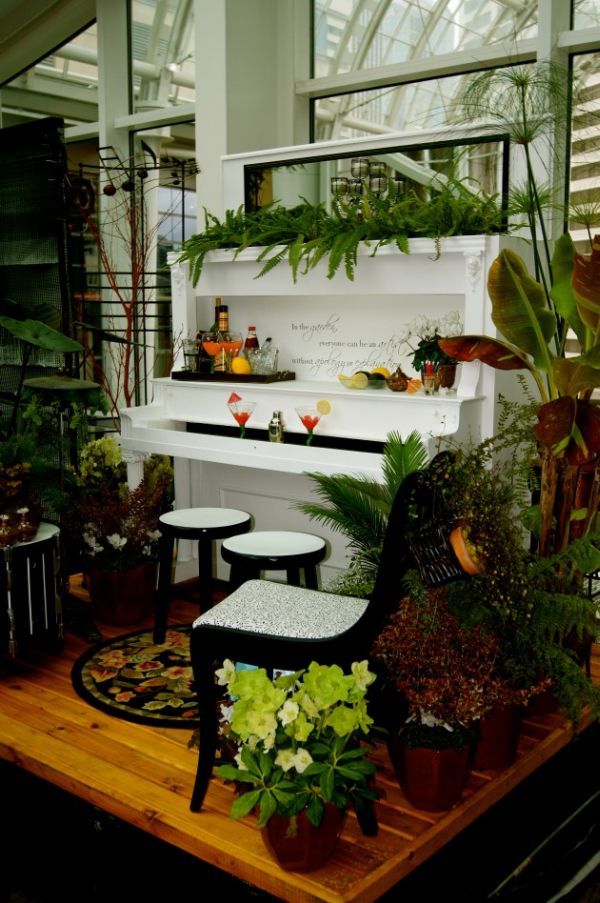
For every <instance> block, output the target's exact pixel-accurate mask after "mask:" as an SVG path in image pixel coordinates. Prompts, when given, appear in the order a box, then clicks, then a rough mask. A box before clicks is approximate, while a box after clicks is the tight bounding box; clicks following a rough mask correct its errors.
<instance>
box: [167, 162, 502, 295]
mask: <svg viewBox="0 0 600 903" xmlns="http://www.w3.org/2000/svg"><path fill="white" fill-rule="evenodd" d="M503 227H504V213H503V211H502V207H501V204H500V202H499V199H498V197H497V196H496V195H486V194H485V193H484V192H481V191H477V192H474V191H473V190H472V189H471V188H469V187H467V185H466V184H465V183H464V182H462V181H460V180H457V179H453V178H448V179H446V180H445V181H444V183H443V184H442V183H434V184H432V185H431V186H430V191H429V197H428V199H427V200H426V201H424V200H423V198H422V197H420V195H419V194H418V193H417V192H416V191H410V192H408V193H407V195H406V196H405V197H402V198H388V197H377V196H376V195H375V194H373V193H372V192H371V191H369V189H367V191H366V194H365V196H364V197H362V198H361V199H360V202H359V203H358V204H348V205H339V204H334V205H333V206H332V209H331V211H327V210H326V209H325V206H324V204H311V203H310V202H309V201H306V200H304V199H303V201H302V203H301V204H299V205H298V206H296V207H293V208H291V209H288V208H285V207H282V206H280V205H277V204H276V203H272V204H269V205H267V206H265V207H261V208H259V209H258V210H256V211H251V212H246V211H244V210H243V208H242V207H239V208H238V209H237V210H227V211H226V213H225V217H224V219H223V221H221V220H219V219H218V218H217V217H216V216H214V214H212V213H209V212H208V211H206V210H205V211H204V231H203V232H201V233H199V234H197V235H192V236H190V238H188V239H187V240H186V241H185V242H184V244H183V249H182V253H181V255H180V257H179V260H180V261H187V262H188V263H189V267H190V278H191V280H192V283H193V284H194V285H196V283H197V282H198V279H199V278H200V275H201V273H202V268H203V266H204V261H205V258H206V254H207V253H208V252H209V251H214V250H216V249H218V248H233V249H234V250H235V254H234V259H235V257H237V255H238V254H239V253H240V251H243V250H244V249H245V248H248V247H260V248H262V250H261V251H260V253H259V255H258V261H259V262H260V263H262V264H263V266H262V268H261V270H260V272H259V273H258V276H257V278H259V277H260V276H264V275H265V274H266V273H268V272H270V271H271V270H272V269H273V268H274V267H276V266H278V265H279V264H280V263H281V262H282V261H285V260H287V262H288V264H289V265H290V267H291V269H292V275H293V278H294V281H295V280H296V279H297V277H298V275H299V274H301V273H305V272H307V271H308V270H310V269H312V268H313V267H315V266H316V265H317V264H318V263H319V261H320V260H322V259H323V258H326V259H327V276H328V278H329V279H332V278H333V276H335V274H336V273H337V271H338V270H339V269H340V267H342V266H343V268H344V272H345V274H346V276H347V277H348V279H350V280H352V279H354V271H355V268H356V263H357V259H358V249H359V246H360V245H361V243H365V244H366V245H368V246H372V247H373V254H376V253H377V250H378V249H379V248H380V247H382V246H383V245H387V244H393V245H395V246H396V247H397V248H398V249H399V250H400V251H402V252H404V253H408V251H409V244H408V239H409V238H410V237H413V238H418V237H422V238H432V239H434V241H435V242H436V248H437V250H438V253H439V242H440V239H441V238H443V237H445V236H449V235H472V234H481V233H484V234H490V233H492V232H497V231H499V230H500V229H502V228H503Z"/></svg>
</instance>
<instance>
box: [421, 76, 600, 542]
mask: <svg viewBox="0 0 600 903" xmlns="http://www.w3.org/2000/svg"><path fill="white" fill-rule="evenodd" d="M569 83H570V78H569V74H568V73H567V72H565V71H562V70H559V69H557V68H556V67H555V66H551V65H546V64H541V63H538V64H536V65H534V66H516V67H507V68H506V69H502V70H498V72H495V73H485V74H484V75H481V76H478V77H476V78H475V80H474V82H473V83H472V85H471V86H470V88H469V89H468V90H467V92H466V95H465V103H466V107H467V112H468V114H469V116H470V117H477V116H480V115H487V116H490V115H492V116H494V118H496V119H497V120H499V121H501V122H502V123H503V124H504V125H505V126H506V128H507V129H508V130H509V132H510V134H511V136H512V137H513V139H514V141H515V144H516V146H517V147H519V148H520V149H521V150H522V152H523V155H524V161H525V171H526V182H525V186H524V187H522V188H520V189H519V190H518V192H517V193H516V202H514V201H513V209H514V210H515V211H516V212H517V213H520V214H521V215H523V216H524V217H525V218H526V222H527V225H528V228H529V233H530V237H531V252H532V254H533V261H534V273H533V275H531V274H530V273H529V271H528V268H527V266H526V264H525V262H524V260H523V259H522V258H521V257H520V256H519V255H518V254H516V253H515V252H514V251H512V250H511V249H504V250H503V251H502V252H501V253H500V255H499V256H498V258H497V259H496V260H495V261H494V262H493V264H492V266H491V268H490V271H489V275H488V291H489V295H490V298H491V300H492V319H493V321H494V324H495V326H496V327H497V329H498V332H499V333H500V335H501V336H502V338H501V339H496V338H493V337H489V336H477V335H470V336H462V337H458V338H444V339H440V340H439V345H440V347H441V348H442V350H443V351H444V352H445V353H446V354H449V355H451V356H453V357H455V358H456V359H457V360H461V361H473V360H480V361H483V363H485V364H488V365H490V366H492V367H495V368H496V369H500V370H525V371H527V372H528V373H529V374H530V375H531V377H532V379H533V382H534V384H535V386H536V388H537V391H538V393H539V406H538V411H537V418H538V422H537V424H536V426H535V436H536V439H537V441H538V444H539V450H540V460H541V493H540V505H539V529H538V535H539V552H540V554H542V555H549V554H551V553H552V552H556V551H561V550H563V549H565V548H566V547H567V545H568V544H569V542H570V541H571V539H573V538H576V537H578V536H581V535H586V534H588V533H589V532H590V531H592V530H593V529H594V523H595V519H596V511H597V508H598V499H599V488H600V478H599V475H598V455H599V452H600V411H599V410H598V408H597V407H596V405H595V404H594V402H593V401H592V399H591V395H592V392H593V390H594V389H595V388H596V387H598V386H600V330H599V329H598V325H599V322H600V237H596V238H594V239H593V240H592V241H591V253H590V254H588V255H584V254H578V253H576V252H575V248H574V245H573V241H572V240H571V237H570V236H569V235H568V234H565V235H562V236H561V237H560V238H559V239H558V240H557V241H556V242H555V243H554V247H552V244H551V242H550V239H549V236H548V230H547V226H546V215H547V212H548V193H547V192H546V191H545V190H544V188H543V186H540V185H539V183H538V179H537V178H536V175H535V173H534V168H533V162H532V158H533V143H534V141H535V140H536V139H537V138H538V137H539V136H540V135H544V134H546V132H547V130H548V128H550V127H553V126H554V124H555V122H556V118H555V114H556V108H555V103H556V101H557V100H558V104H557V107H561V106H562V100H563V99H564V92H565V86H567V85H569ZM565 109H566V106H565ZM559 214H560V221H561V222H562V221H564V220H566V219H568V218H569V217H568V216H567V214H566V212H565V211H559ZM540 239H541V240H540ZM569 330H572V331H573V333H574V334H575V335H576V336H577V339H578V340H579V344H580V349H581V352H580V354H578V355H574V356H567V354H566V350H565V349H566V338H567V333H568V331H569Z"/></svg>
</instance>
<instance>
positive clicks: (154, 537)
mask: <svg viewBox="0 0 600 903" xmlns="http://www.w3.org/2000/svg"><path fill="white" fill-rule="evenodd" d="M146 535H147V537H148V539H149V540H150V541H151V542H158V540H159V539H160V537H161V532H160V530H147V531H146Z"/></svg>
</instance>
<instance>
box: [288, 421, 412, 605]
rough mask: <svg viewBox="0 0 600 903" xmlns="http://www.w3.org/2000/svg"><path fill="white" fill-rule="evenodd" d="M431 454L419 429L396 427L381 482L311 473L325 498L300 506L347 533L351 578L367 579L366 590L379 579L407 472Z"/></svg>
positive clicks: (356, 580)
mask: <svg viewBox="0 0 600 903" xmlns="http://www.w3.org/2000/svg"><path fill="white" fill-rule="evenodd" d="M428 459H429V456H428V453H427V448H426V447H425V445H424V443H423V440H422V438H421V435H420V433H418V432H412V433H411V434H410V435H409V436H407V438H406V439H402V437H401V436H400V434H399V433H397V432H392V433H390V434H389V435H388V437H387V441H386V444H385V446H384V449H383V460H382V472H383V481H382V482H381V483H379V482H378V481H377V480H375V478H372V477H359V476H353V475H349V474H333V475H328V474H322V473H310V474H308V476H309V477H310V478H311V479H312V480H314V482H315V483H316V492H317V495H318V496H319V497H320V498H321V499H322V500H323V501H322V503H318V502H300V503H298V505H297V506H296V507H297V508H299V509H300V510H301V511H303V512H304V513H305V514H307V515H308V516H309V517H310V518H311V519H313V520H316V521H317V522H319V523H323V524H327V526H328V527H330V528H331V529H332V530H334V531H335V532H338V533H343V534H344V535H345V536H346V537H347V538H348V549H349V550H350V552H351V556H352V565H351V571H352V573H353V579H352V583H353V584H356V585H360V584H362V588H363V592H364V591H365V590H367V589H369V588H370V587H371V586H372V583H373V581H374V579H375V574H376V572H377V568H378V565H379V558H380V555H381V547H382V545H383V538H384V535H385V530H386V527H387V520H388V516H389V513H390V509H391V506H392V502H393V500H394V497H395V495H396V492H397V491H398V489H399V487H400V484H401V483H402V481H403V480H404V479H405V477H407V476H408V474H409V473H412V472H413V471H414V470H421V469H423V468H424V467H425V466H426V465H427V462H428ZM365 594H366V593H365Z"/></svg>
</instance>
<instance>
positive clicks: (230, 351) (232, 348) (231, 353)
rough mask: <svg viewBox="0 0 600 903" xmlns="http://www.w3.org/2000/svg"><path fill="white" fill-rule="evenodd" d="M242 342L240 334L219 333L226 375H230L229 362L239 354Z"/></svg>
mask: <svg viewBox="0 0 600 903" xmlns="http://www.w3.org/2000/svg"><path fill="white" fill-rule="evenodd" d="M243 341H244V339H243V336H242V333H241V332H222V333H221V348H223V350H224V352H225V363H226V365H227V372H228V373H231V362H232V361H233V359H234V357H235V356H236V355H237V354H239V351H240V348H241V347H242V343H243Z"/></svg>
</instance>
